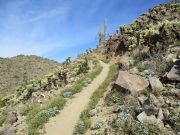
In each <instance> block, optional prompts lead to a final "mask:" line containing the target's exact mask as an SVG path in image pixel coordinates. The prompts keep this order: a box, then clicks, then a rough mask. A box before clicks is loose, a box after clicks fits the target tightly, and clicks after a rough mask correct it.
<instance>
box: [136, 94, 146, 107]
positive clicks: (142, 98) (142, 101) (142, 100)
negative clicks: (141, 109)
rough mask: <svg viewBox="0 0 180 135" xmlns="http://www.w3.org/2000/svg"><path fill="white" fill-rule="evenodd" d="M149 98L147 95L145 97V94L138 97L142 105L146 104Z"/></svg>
mask: <svg viewBox="0 0 180 135" xmlns="http://www.w3.org/2000/svg"><path fill="white" fill-rule="evenodd" d="M146 99H147V97H145V96H143V95H142V96H140V97H138V101H139V102H140V104H141V105H143V104H144V101H145V100H146Z"/></svg>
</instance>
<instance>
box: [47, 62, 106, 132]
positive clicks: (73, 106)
mask: <svg viewBox="0 0 180 135" xmlns="http://www.w3.org/2000/svg"><path fill="white" fill-rule="evenodd" d="M101 65H102V66H103V70H102V72H101V73H100V74H99V75H98V76H97V77H96V78H95V79H94V80H93V81H92V83H91V84H89V85H88V86H87V87H85V88H84V89H83V90H82V92H80V93H78V94H76V95H75V97H74V98H73V99H72V100H71V102H69V103H68V104H67V105H66V106H65V107H64V109H63V110H61V111H60V113H59V114H58V115H56V117H53V118H51V119H50V120H49V122H48V123H47V124H46V125H45V131H46V133H45V135H72V133H73V131H74V127H75V125H76V123H77V122H78V120H79V117H80V114H81V112H82V111H83V110H84V109H85V107H86V106H87V105H88V102H89V101H90V97H91V95H92V94H93V92H94V91H95V90H96V89H97V88H98V87H99V85H100V84H101V83H102V82H103V81H104V80H105V78H106V77H107V75H108V71H109V65H108V64H105V63H102V62H101Z"/></svg>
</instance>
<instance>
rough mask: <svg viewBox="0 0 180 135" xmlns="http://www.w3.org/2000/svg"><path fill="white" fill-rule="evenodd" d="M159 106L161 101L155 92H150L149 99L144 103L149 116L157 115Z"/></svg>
mask: <svg viewBox="0 0 180 135" xmlns="http://www.w3.org/2000/svg"><path fill="white" fill-rule="evenodd" d="M159 106H160V103H159V101H158V99H157V98H156V97H155V96H154V95H153V94H150V95H149V97H148V99H146V100H145V101H144V104H143V108H144V110H145V112H146V114H147V115H148V116H150V115H157V114H158V111H159V109H158V107H159Z"/></svg>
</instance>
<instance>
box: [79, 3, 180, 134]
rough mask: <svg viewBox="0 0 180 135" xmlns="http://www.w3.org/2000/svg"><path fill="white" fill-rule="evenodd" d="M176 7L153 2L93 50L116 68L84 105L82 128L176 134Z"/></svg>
mask: <svg viewBox="0 0 180 135" xmlns="http://www.w3.org/2000/svg"><path fill="white" fill-rule="evenodd" d="M179 13H180V3H174V4H164V5H158V6H156V7H155V8H153V9H150V10H149V12H147V13H145V14H143V15H141V16H140V17H139V18H138V19H137V20H136V21H134V22H133V23H132V24H130V25H127V26H125V25H124V26H121V27H120V29H119V30H117V33H116V34H114V35H111V36H110V39H109V40H108V41H106V42H105V43H103V45H102V47H101V48H100V49H99V51H100V52H102V56H103V57H104V59H106V61H111V62H112V61H113V60H116V64H117V65H118V67H119V72H118V73H117V74H118V77H117V79H116V80H115V82H113V85H112V87H111V90H109V91H108V93H107V94H105V95H104V98H103V99H102V100H101V101H100V102H99V103H98V105H97V106H96V108H94V109H92V110H90V111H89V115H88V116H87V117H89V118H90V120H91V125H90V126H89V129H88V134H105V135H109V134H112V135H119V134H122V135H127V134H128V135H129V134H131V135H140V134H142V135H179V134H180V128H179V127H180V16H179ZM82 123H83V121H81V125H80V126H79V125H78V126H79V127H78V129H81V130H79V132H78V133H81V134H84V133H85V132H86V131H85V130H86V128H87V127H86V126H88V125H85V124H86V123H83V124H84V125H85V126H84V127H83V126H82V125H83V124H82Z"/></svg>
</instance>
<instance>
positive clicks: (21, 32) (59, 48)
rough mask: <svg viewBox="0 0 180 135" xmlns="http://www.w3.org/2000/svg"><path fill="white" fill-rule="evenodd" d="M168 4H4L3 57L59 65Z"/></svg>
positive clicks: (128, 0)
mask: <svg viewBox="0 0 180 135" xmlns="http://www.w3.org/2000/svg"><path fill="white" fill-rule="evenodd" d="M167 1H168V0H0V57H12V56H16V55H19V54H25V55H30V54H33V55H38V56H43V57H46V58H50V59H53V60H57V61H63V60H64V59H65V58H66V57H67V56H72V57H76V55H77V54H78V53H81V52H83V51H85V50H86V49H88V48H93V47H95V46H96V44H97V43H98V40H97V33H98V31H99V29H100V26H101V25H103V21H104V19H105V18H107V21H108V33H109V34H112V33H115V31H116V30H117V29H118V28H119V26H120V25H121V24H129V23H131V22H132V21H133V20H135V19H136V18H137V17H138V16H139V15H141V14H143V13H144V12H147V11H148V9H150V8H153V7H154V6H155V5H157V4H159V3H165V2H167Z"/></svg>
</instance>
